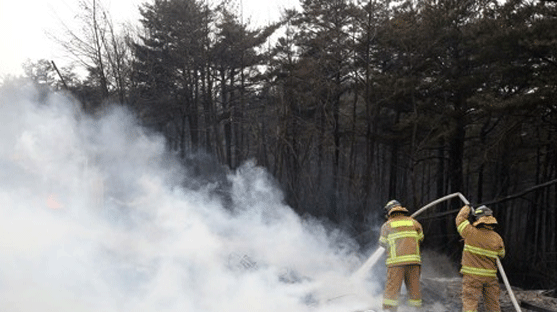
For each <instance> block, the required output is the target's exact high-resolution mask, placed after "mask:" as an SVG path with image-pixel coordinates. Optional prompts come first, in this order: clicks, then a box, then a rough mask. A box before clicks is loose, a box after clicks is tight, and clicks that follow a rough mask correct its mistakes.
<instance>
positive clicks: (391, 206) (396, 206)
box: [385, 199, 408, 216]
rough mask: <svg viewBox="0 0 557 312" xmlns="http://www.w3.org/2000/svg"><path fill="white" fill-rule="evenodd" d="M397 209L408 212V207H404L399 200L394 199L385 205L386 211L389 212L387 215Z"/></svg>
mask: <svg viewBox="0 0 557 312" xmlns="http://www.w3.org/2000/svg"><path fill="white" fill-rule="evenodd" d="M395 211H400V212H408V210H407V209H406V208H404V207H402V205H401V204H400V203H399V202H398V200H395V199H393V200H391V201H389V202H388V203H387V204H386V205H385V213H386V214H387V216H390V215H391V213H393V212H395Z"/></svg>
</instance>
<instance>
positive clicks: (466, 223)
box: [456, 220, 470, 234]
mask: <svg viewBox="0 0 557 312" xmlns="http://www.w3.org/2000/svg"><path fill="white" fill-rule="evenodd" d="M469 224H470V221H468V220H465V221H464V222H462V223H461V224H459V225H458V227H457V228H456V229H457V231H458V234H462V231H464V228H465V227H466V226H467V225H469Z"/></svg>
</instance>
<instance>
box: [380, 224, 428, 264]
mask: <svg viewBox="0 0 557 312" xmlns="http://www.w3.org/2000/svg"><path fill="white" fill-rule="evenodd" d="M423 239H424V234H423V230H422V225H421V224H420V223H419V222H418V221H416V220H415V219H414V218H412V217H408V216H404V215H398V214H397V215H394V216H391V217H389V219H388V220H387V222H385V223H384V224H383V226H382V227H381V236H380V237H379V244H380V245H381V246H383V247H385V249H386V251H387V260H386V264H387V267H392V266H400V265H409V264H421V262H422V260H421V257H420V243H421V242H422V241H423Z"/></svg>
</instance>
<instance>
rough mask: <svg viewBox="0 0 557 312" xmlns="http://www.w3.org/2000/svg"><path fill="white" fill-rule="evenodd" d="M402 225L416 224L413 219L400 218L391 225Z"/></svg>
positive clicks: (394, 226)
mask: <svg viewBox="0 0 557 312" xmlns="http://www.w3.org/2000/svg"><path fill="white" fill-rule="evenodd" d="M401 226H414V222H412V220H399V221H393V222H391V227H393V228H397V227H401Z"/></svg>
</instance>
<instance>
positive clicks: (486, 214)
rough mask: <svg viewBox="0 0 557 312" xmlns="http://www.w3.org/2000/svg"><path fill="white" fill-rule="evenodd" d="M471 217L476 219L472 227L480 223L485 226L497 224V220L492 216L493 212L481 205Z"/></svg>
mask: <svg viewBox="0 0 557 312" xmlns="http://www.w3.org/2000/svg"><path fill="white" fill-rule="evenodd" d="M473 215H474V217H476V222H474V224H473V225H474V226H478V225H479V224H481V223H483V224H487V225H495V224H497V219H495V217H494V216H493V210H491V209H490V208H489V207H487V206H485V205H481V206H480V207H478V208H476V209H474V212H473Z"/></svg>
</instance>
